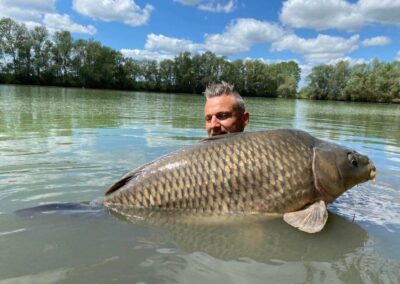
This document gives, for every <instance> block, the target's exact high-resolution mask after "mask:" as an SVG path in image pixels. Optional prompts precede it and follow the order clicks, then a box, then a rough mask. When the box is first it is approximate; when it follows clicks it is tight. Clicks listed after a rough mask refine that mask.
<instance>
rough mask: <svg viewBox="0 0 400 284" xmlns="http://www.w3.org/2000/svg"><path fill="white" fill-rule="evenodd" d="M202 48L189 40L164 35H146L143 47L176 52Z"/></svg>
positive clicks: (195, 50)
mask: <svg viewBox="0 0 400 284" xmlns="http://www.w3.org/2000/svg"><path fill="white" fill-rule="evenodd" d="M202 48H203V46H202V45H201V44H195V43H193V42H192V41H191V40H185V39H177V38H171V37H166V36H164V35H155V34H149V35H147V41H146V44H145V49H147V50H157V51H160V52H166V53H172V54H178V53H180V52H184V51H190V52H192V53H193V52H198V51H200V50H201V49H202Z"/></svg>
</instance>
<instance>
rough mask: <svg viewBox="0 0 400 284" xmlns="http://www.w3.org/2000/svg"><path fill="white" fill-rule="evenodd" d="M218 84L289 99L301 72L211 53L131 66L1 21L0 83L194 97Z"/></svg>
mask: <svg viewBox="0 0 400 284" xmlns="http://www.w3.org/2000/svg"><path fill="white" fill-rule="evenodd" d="M222 80H224V81H227V82H231V83H233V84H235V86H236V89H237V90H238V91H239V92H240V93H241V94H242V95H244V96H267V97H287V98H292V97H295V95H296V90H297V85H298V82H299V80H300V68H299V66H298V65H297V63H295V62H282V63H277V64H266V63H264V62H262V61H259V60H245V61H242V60H236V61H233V62H231V61H229V60H227V59H226V58H224V57H220V56H217V55H215V54H214V53H212V52H210V51H207V52H205V53H203V54H196V55H192V54H190V53H189V52H184V53H181V54H179V55H178V56H176V57H175V58H174V59H166V60H163V61H161V62H157V61H154V60H135V59H132V58H127V57H124V56H123V55H122V54H121V53H120V52H118V51H115V50H113V49H111V48H109V47H105V46H102V44H101V43H100V42H98V41H94V40H82V39H78V40H74V39H73V38H72V36H71V34H70V33H69V32H68V31H61V32H56V33H54V34H53V35H50V34H49V32H48V31H47V29H46V28H45V27H43V26H41V27H35V28H33V29H31V30H28V29H27V28H26V26H25V25H24V24H18V23H16V22H14V21H13V20H11V19H9V18H3V19H1V20H0V83H22V84H27V83H29V84H44V85H58V86H73V87H85V88H113V89H125V90H146V91H161V92H181V93H197V94H199V93H201V92H203V91H204V89H205V88H206V86H207V85H208V84H209V83H211V82H219V81H222Z"/></svg>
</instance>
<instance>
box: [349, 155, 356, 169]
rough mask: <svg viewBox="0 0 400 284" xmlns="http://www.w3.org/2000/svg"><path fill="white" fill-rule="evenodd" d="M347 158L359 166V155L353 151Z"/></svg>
mask: <svg viewBox="0 0 400 284" xmlns="http://www.w3.org/2000/svg"><path fill="white" fill-rule="evenodd" d="M347 158H348V159H349V161H350V163H351V164H352V165H353V166H354V167H358V160H357V157H356V156H355V155H354V154H353V153H347Z"/></svg>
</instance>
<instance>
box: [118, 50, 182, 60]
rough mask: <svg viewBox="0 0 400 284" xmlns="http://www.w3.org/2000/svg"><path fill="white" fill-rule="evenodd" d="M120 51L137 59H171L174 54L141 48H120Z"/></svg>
mask: <svg viewBox="0 0 400 284" xmlns="http://www.w3.org/2000/svg"><path fill="white" fill-rule="evenodd" d="M120 51H121V53H122V54H123V55H124V56H125V57H130V58H133V59H137V60H143V59H147V60H157V61H162V60H165V59H173V58H174V56H175V54H171V53H162V52H158V51H151V50H143V49H121V50H120Z"/></svg>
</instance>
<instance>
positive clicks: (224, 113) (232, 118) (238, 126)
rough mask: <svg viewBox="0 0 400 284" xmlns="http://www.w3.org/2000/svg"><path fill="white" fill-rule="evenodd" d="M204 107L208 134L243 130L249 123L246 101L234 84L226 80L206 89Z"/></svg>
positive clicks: (213, 134)
mask: <svg viewBox="0 0 400 284" xmlns="http://www.w3.org/2000/svg"><path fill="white" fill-rule="evenodd" d="M204 95H205V97H206V99H207V101H206V104H205V107H204V117H205V120H206V130H207V133H208V136H209V137H211V136H216V135H221V134H226V133H233V132H242V131H243V130H244V128H245V127H246V125H247V124H248V123H249V113H248V112H247V111H246V110H245V106H244V101H243V99H242V97H241V96H240V95H239V93H238V92H236V91H235V90H234V87H233V85H231V84H228V83H226V82H222V83H219V84H211V85H209V86H208V87H207V88H206V90H205V91H204Z"/></svg>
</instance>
